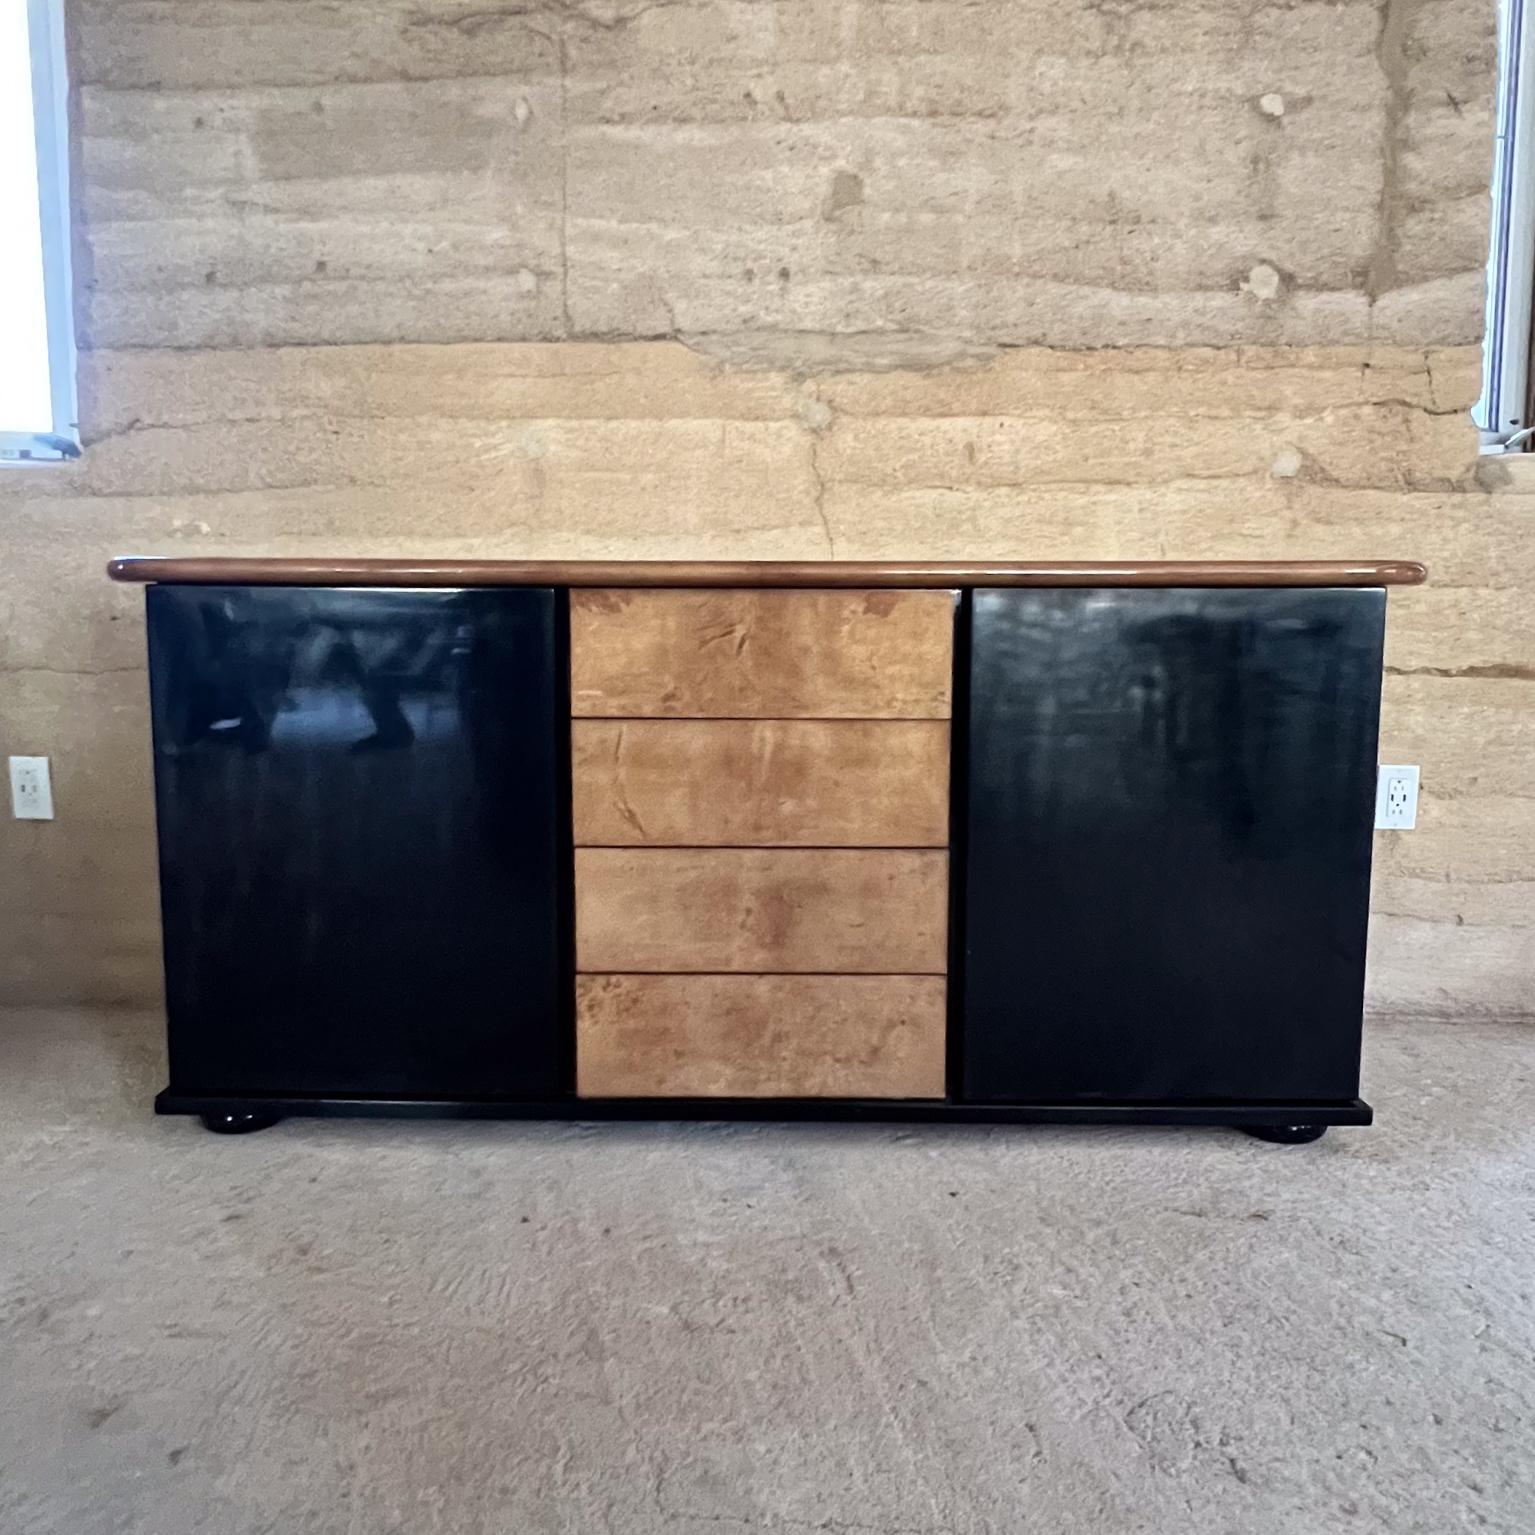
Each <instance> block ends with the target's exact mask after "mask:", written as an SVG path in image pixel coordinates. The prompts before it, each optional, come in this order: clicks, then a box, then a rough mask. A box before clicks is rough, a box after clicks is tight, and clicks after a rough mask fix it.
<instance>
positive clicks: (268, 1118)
mask: <svg viewBox="0 0 1535 1535" xmlns="http://www.w3.org/2000/svg"><path fill="white" fill-rule="evenodd" d="M276 1123H277V1116H276V1115H275V1114H204V1115H203V1128H204V1129H205V1130H211V1131H213V1133H214V1134H215V1135H249V1134H250V1133H251V1132H252V1131H253V1130H265V1129H267V1128H268V1127H269V1126H271V1125H275V1124H276Z"/></svg>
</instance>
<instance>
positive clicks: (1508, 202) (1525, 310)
mask: <svg viewBox="0 0 1535 1535" xmlns="http://www.w3.org/2000/svg"><path fill="white" fill-rule="evenodd" d="M1532 28H1535V0H1501V4H1500V5H1499V7H1498V128H1497V134H1498V136H1497V145H1496V148H1495V150H1494V154H1493V167H1492V251H1491V254H1490V255H1489V257H1488V260H1487V340H1486V344H1485V346H1484V349H1483V353H1482V397H1481V399H1480V400H1479V401H1478V402H1477V405H1476V409H1475V410H1474V411H1472V413H1471V414H1472V416H1473V418H1474V419H1475V421H1476V424H1477V425H1478V426H1479V427H1480V428H1481V429H1482V451H1483V452H1484V453H1502V452H1508V451H1510V450H1516V449H1521V448H1526V447H1528V446H1529V444H1530V439H1531V436H1532V435H1535V419H1532V417H1531V413H1530V321H1531V309H1532V301H1535V37H1532V36H1531V35H1530V34H1531V30H1532Z"/></svg>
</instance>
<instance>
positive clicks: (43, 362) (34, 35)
mask: <svg viewBox="0 0 1535 1535" xmlns="http://www.w3.org/2000/svg"><path fill="white" fill-rule="evenodd" d="M68 99H69V93H68V83H67V79H66V76H65V68H64V26H63V15H62V0H0V210H3V212H0V459H4V460H10V461H25V462H36V461H38V460H44V459H59V458H74V457H75V456H77V455H78V453H79V451H80V439H79V435H78V427H77V421H76V417H77V411H76V409H75V338H74V322H73V317H72V311H71V304H72V294H71V290H70V280H69V175H68V166H69V138H68V118H67V104H68Z"/></svg>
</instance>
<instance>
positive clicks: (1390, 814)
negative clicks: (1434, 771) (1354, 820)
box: [1375, 762, 1418, 831]
mask: <svg viewBox="0 0 1535 1535" xmlns="http://www.w3.org/2000/svg"><path fill="white" fill-rule="evenodd" d="M1417 824H1418V770H1417V768H1416V767H1413V766H1408V765H1403V764H1402V763H1395V764H1392V763H1384V762H1383V763H1382V764H1381V767H1380V776H1379V777H1378V778H1377V779H1376V780H1375V827H1376V830H1377V831H1411V830H1412V829H1413V827H1414V826H1416V825H1417Z"/></svg>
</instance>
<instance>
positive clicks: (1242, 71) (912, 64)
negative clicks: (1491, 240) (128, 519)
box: [75, 0, 1494, 362]
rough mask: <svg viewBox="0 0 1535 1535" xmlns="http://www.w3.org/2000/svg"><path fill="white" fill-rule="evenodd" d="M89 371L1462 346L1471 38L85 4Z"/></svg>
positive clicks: (1199, 2) (1469, 247) (1115, 1)
mask: <svg viewBox="0 0 1535 1535" xmlns="http://www.w3.org/2000/svg"><path fill="white" fill-rule="evenodd" d="M75 10H76V12H77V16H78V22H77V26H78V32H79V38H78V47H77V48H76V55H77V61H78V62H77V77H78V79H79V81H80V114H79V115H80V125H81V145H80V165H81V170H82V173H83V193H82V196H83V206H84V211H85V215H86V226H85V239H84V242H83V245H84V252H85V255H86V257H87V260H86V262H85V274H86V285H85V296H84V303H83V316H82V318H83V323H84V328H85V332H86V334H87V336H88V337H89V339H90V340H91V341H92V342H93V343H94V344H96V345H100V346H112V347H123V346H266V345H272V344H276V343H285V342H286V343H313V342H364V341H459V340H475V341H487V340H509V341H518V340H547V339H556V338H572V337H587V338H628V337H635V336H640V337H660V336H681V337H683V338H686V339H688V340H689V341H691V342H693V343H694V344H696V345H701V346H706V347H709V348H712V349H721V350H725V351H727V352H732V353H733V352H737V351H746V352H757V351H764V350H765V351H767V352H769V353H770V354H771V355H772V356H773V357H774V358H776V359H778V360H784V361H790V362H793V361H796V360H804V359H807V358H808V359H809V360H811V361H819V360H821V359H822V358H824V356H825V355H826V348H825V345H824V341H825V338H827V337H833V338H839V340H852V339H856V340H857V341H858V342H859V344H860V345H861V346H862V347H863V348H864V349H865V353H866V355H872V354H883V353H888V354H890V355H893V356H897V357H931V356H934V355H940V356H942V355H949V356H952V355H955V354H957V353H959V352H962V351H966V350H973V349H977V348H982V349H984V348H989V347H994V346H998V345H1024V344H1045V345H1051V346H1072V347H1077V346H1120V345H1130V344H1157V345H1186V344H1209V345H1229V344H1231V343H1233V342H1292V343H1299V344H1313V343H1319V342H1325V343H1338V342H1363V341H1369V340H1394V341H1405V342H1409V343H1418V344H1428V343H1433V344H1453V343H1467V342H1473V341H1475V340H1477V339H1478V337H1479V334H1480V323H1481V320H1480V305H1481V266H1482V261H1483V259H1484V256H1485V251H1486V201H1485V200H1486V190H1487V180H1488V168H1489V158H1490V151H1489V144H1490V140H1491V132H1492V127H1491V116H1490V113H1491V83H1492V71H1493V42H1494V38H1493V26H1492V20H1493V3H1492V0H1332V3H1327V4H1316V3H1302V4H1297V3H1295V0H1076V3H1074V0H563V3H562V0H512V3H508V4H487V3H486V0H466V3H451V0H449V3H445V0H429V3H422V0H350V3H348V4H345V5H336V4H317V5H295V4H292V3H284V0H80V3H79V4H78V5H77V6H76V7H75Z"/></svg>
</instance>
